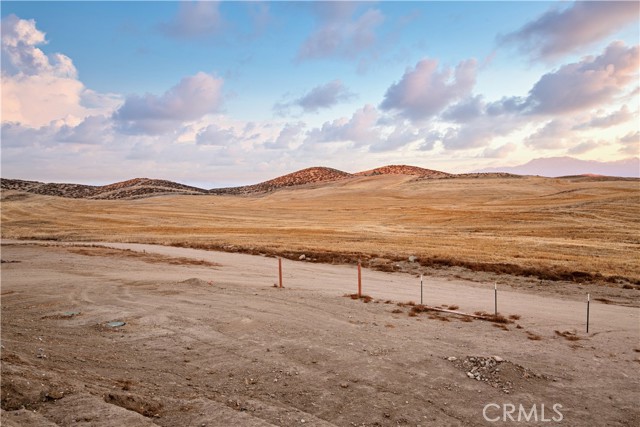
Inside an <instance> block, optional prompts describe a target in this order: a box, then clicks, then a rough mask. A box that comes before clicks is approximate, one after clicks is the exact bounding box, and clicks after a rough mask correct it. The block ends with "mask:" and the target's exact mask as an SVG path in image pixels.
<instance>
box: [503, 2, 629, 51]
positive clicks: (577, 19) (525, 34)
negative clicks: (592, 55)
mask: <svg viewBox="0 0 640 427" xmlns="http://www.w3.org/2000/svg"><path fill="white" fill-rule="evenodd" d="M637 19H638V4H637V2H633V1H629V2H627V1H606V2H605V1H593V2H592V1H577V2H574V3H573V4H572V5H571V6H569V7H568V8H566V9H560V8H558V7H554V8H552V9H550V10H549V11H547V12H545V13H544V14H543V15H541V16H539V17H538V18H537V19H535V20H533V21H531V22H528V23H527V24H525V25H524V26H523V27H522V28H520V29H519V30H517V31H515V32H513V33H510V34H507V35H505V36H501V37H498V40H499V41H500V42H502V43H509V44H515V45H517V46H518V47H519V48H520V49H521V50H522V51H523V52H526V53H527V54H530V55H531V56H533V58H534V59H546V60H548V59H554V58H557V57H559V56H562V55H565V54H568V53H571V52H574V51H576V50H578V49H579V48H582V47H585V46H588V45H591V44H593V43H594V42H597V41H599V40H601V39H603V38H604V37H606V36H608V35H610V34H613V33H614V32H616V31H618V30H620V29H621V28H622V27H624V26H626V25H627V24H630V23H633V22H634V21H637Z"/></svg>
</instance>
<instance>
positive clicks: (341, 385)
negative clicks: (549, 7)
mask: <svg viewBox="0 0 640 427" xmlns="http://www.w3.org/2000/svg"><path fill="white" fill-rule="evenodd" d="M340 387H342V388H347V387H349V384H347V383H340Z"/></svg>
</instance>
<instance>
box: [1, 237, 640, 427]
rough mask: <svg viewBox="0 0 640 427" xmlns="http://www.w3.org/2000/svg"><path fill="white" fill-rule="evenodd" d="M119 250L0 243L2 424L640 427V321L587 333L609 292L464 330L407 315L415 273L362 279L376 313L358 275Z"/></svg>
mask: <svg viewBox="0 0 640 427" xmlns="http://www.w3.org/2000/svg"><path fill="white" fill-rule="evenodd" d="M108 246H110V247H113V248H119V249H130V250H134V251H137V252H136V256H131V253H130V252H128V251H114V250H111V249H110V250H107V249H104V248H101V247H93V248H92V247H89V248H82V250H81V251H79V250H78V248H77V247H73V246H70V245H69V246H63V245H58V246H42V245H37V244H33V243H29V244H25V243H19V242H3V246H2V259H3V264H2V277H1V278H2V297H1V304H2V332H1V338H2V349H1V350H2V424H3V425H8V426H13V425H24V426H51V425H53V426H55V425H64V426H66V425H73V426H124V425H126V426H154V425H162V426H177V425H180V426H218V425H219V426H229V425H242V426H266V425H283V426H292V425H318V426H322V425H340V426H351V425H357V426H359V425H367V426H372V425H383V426H387V425H388V426H392V425H393V426H395V425H414V426H415V425H422V426H426V425H438V426H449V425H450V426H458V425H460V426H475V425H520V424H524V425H526V424H527V422H525V421H524V419H521V421H522V423H514V422H511V421H509V420H508V419H507V421H506V422H503V421H502V419H501V420H500V421H496V422H489V421H486V420H485V419H484V418H483V408H485V406H486V405H488V404H492V403H494V404H495V406H491V407H489V410H488V411H487V415H488V416H489V418H491V419H495V418H496V417H502V416H503V412H502V409H501V408H502V406H501V405H504V404H513V405H515V406H516V407H518V406H519V405H522V406H523V407H524V408H525V409H526V411H527V412H529V411H530V410H531V408H532V406H533V405H536V415H537V416H538V423H542V421H541V420H540V417H541V415H542V414H541V405H543V404H544V405H545V408H546V413H545V415H544V416H545V417H546V419H551V417H553V416H557V415H558V414H557V413H554V412H553V411H552V409H551V408H552V406H553V405H556V404H560V405H562V407H561V408H560V412H561V413H562V421H561V422H555V421H549V422H544V424H552V425H555V424H560V425H569V426H585V425H589V426H605V425H606V426H635V425H638V424H639V423H640V409H639V408H638V406H637V402H638V401H640V386H639V385H638V384H640V371H639V368H640V363H639V362H640V358H639V356H640V343H639V342H638V341H639V337H640V322H639V320H640V311H639V310H638V308H637V307H630V306H622V305H618V304H603V303H601V302H599V301H592V304H591V307H590V309H591V310H590V314H591V323H590V331H589V334H587V333H586V332H585V315H586V304H585V301H584V293H583V292H585V293H586V292H587V291H590V292H592V296H593V298H597V297H598V296H599V295H600V296H602V295H606V296H610V295H609V294H607V293H606V292H609V291H608V289H609V288H598V287H592V288H590V287H589V286H585V287H583V288H582V289H580V292H577V291H576V292H574V293H565V292H560V291H554V290H553V289H542V290H540V289H538V290H537V291H536V292H535V293H533V291H531V290H529V289H526V288H523V287H522V286H509V284H501V285H500V291H499V302H498V304H499V311H500V312H501V313H503V314H504V315H505V316H509V315H517V316H520V318H519V319H517V320H514V321H513V323H509V324H506V325H505V324H496V323H491V322H486V321H479V320H473V321H470V322H469V321H464V320H468V319H466V318H463V317H460V316H456V315H448V314H437V315H435V314H433V313H429V312H427V313H420V314H418V315H416V316H413V317H412V316H409V312H410V307H408V306H404V307H400V306H398V305H397V304H395V303H396V302H407V301H410V300H412V301H415V302H419V300H420V288H419V280H418V279H417V278H416V277H414V276H412V275H408V274H398V273H384V272H379V271H371V270H367V269H365V270H364V271H363V291H364V293H366V294H368V295H370V296H371V297H373V298H374V300H373V301H371V302H369V303H368V304H365V303H363V302H361V301H359V300H353V299H350V298H345V297H344V294H346V293H353V292H355V290H356V277H357V273H356V269H355V268H354V267H353V266H338V265H323V264H314V263H307V262H304V261H299V262H293V261H286V260H285V262H284V284H285V289H276V288H274V287H273V284H274V283H275V282H276V281H277V261H276V260H275V259H274V258H269V257H260V256H250V255H242V254H232V253H220V252H207V251H198V250H194V249H181V248H173V247H162V246H151V245H135V244H111V245H108ZM138 252H142V255H141V254H140V253H138ZM188 260H193V261H194V262H190V261H188ZM198 264H200V265H198ZM618 291H619V290H616V292H618ZM625 291H628V292H629V293H630V294H629V295H635V294H631V293H637V292H638V291H636V290H633V289H632V290H625ZM598 292H603V293H602V294H599V293H598ZM625 295H626V294H625ZM493 298H494V294H493V284H492V283H482V282H471V281H464V280H460V279H455V278H451V277H450V278H446V277H431V276H429V277H426V278H425V286H424V302H425V304H429V305H433V306H436V305H438V306H441V305H447V306H451V305H456V306H459V307H460V308H459V310H460V311H464V312H467V313H473V312H475V311H487V312H491V311H493V308H494V306H493V303H494V300H493ZM603 298H604V297H603ZM628 298H629V299H633V298H634V297H633V296H628ZM605 299H606V298H605ZM394 311H396V312H395V313H394ZM517 316H515V317H517ZM110 321H123V322H126V324H125V325H124V326H121V327H109V326H108V325H107V323H108V322H110ZM556 331H557V332H556ZM491 356H498V358H497V361H496V359H495V358H494V359H490V357H491ZM453 358H455V360H454V359H453ZM449 359H451V360H449ZM470 376H473V378H470ZM476 377H478V378H480V379H479V380H477V379H476ZM485 380H486V381H485ZM499 408H500V409H499ZM513 416H514V417H516V418H517V416H518V413H517V412H516V413H514V415H513ZM530 423H532V424H535V422H534V421H533V420H531V421H530Z"/></svg>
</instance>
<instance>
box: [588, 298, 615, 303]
mask: <svg viewBox="0 0 640 427" xmlns="http://www.w3.org/2000/svg"><path fill="white" fill-rule="evenodd" d="M593 300H594V301H600V302H601V303H603V304H614V302H613V301H612V300H610V299H608V298H594V299H593Z"/></svg>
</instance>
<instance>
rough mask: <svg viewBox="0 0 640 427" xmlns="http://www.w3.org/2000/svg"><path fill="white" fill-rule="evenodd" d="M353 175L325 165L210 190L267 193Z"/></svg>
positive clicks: (213, 192) (215, 191)
mask: <svg viewBox="0 0 640 427" xmlns="http://www.w3.org/2000/svg"><path fill="white" fill-rule="evenodd" d="M352 176H353V175H352V174H350V173H347V172H343V171H340V170H337V169H332V168H326V167H312V168H307V169H302V170H299V171H297V172H293V173H290V174H287V175H283V176H280V177H278V178H274V179H271V180H269V181H265V182H261V183H260V184H255V185H246V186H243V187H231V188H219V189H213V190H210V193H212V194H251V193H267V192H271V191H274V190H278V189H280V188H286V187H293V186H298V185H306V184H314V183H321V182H332V181H338V180H341V179H345V178H350V177H352Z"/></svg>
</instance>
